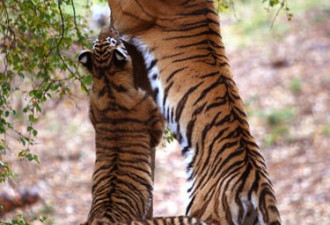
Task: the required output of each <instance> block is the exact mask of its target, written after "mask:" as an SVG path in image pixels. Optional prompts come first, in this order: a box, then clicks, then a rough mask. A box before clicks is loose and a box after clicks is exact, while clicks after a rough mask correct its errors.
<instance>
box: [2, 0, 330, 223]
mask: <svg viewBox="0 0 330 225" xmlns="http://www.w3.org/2000/svg"><path fill="white" fill-rule="evenodd" d="M289 7H290V11H291V12H292V13H293V14H294V17H293V19H292V21H290V22H288V21H287V20H286V17H285V15H282V14H280V15H279V16H278V17H277V18H276V19H275V20H274V18H275V15H274V14H270V13H269V12H268V10H267V9H265V8H264V7H263V5H262V3H261V1H260V3H256V2H255V1H248V0H245V1H238V2H237V3H236V2H235V7H231V8H230V9H229V10H228V11H226V12H224V13H222V14H221V30H222V36H223V38H224V44H225V46H226V49H227V53H228V57H229V59H230V62H231V65H232V70H233V74H234V79H235V81H236V83H237V85H238V87H239V89H240V93H241V97H242V99H243V101H244V103H245V105H246V107H247V111H248V115H249V122H250V127H251V130H252V134H253V135H254V136H255V137H256V139H257V141H258V144H259V145H260V148H261V150H262V152H263V155H264V157H265V159H266V163H267V166H268V170H269V173H270V176H271V179H272V182H273V185H274V189H275V192H276V195H277V200H278V205H279V209H280V213H281V216H282V219H283V224H287V225H298V224H304V225H315V224H318V225H328V224H329V223H330V207H329V204H330V167H329V164H330V113H329V112H330V22H329V18H330V2H329V1H326V0H322V1H315V0H292V1H289ZM88 17H89V23H90V27H91V28H92V29H93V30H94V34H97V33H98V30H99V29H100V27H101V26H104V25H105V24H106V23H107V21H108V20H109V11H108V7H107V5H106V4H101V3H99V2H98V1H95V4H94V6H93V7H92V13H91V14H90V15H88ZM272 24H273V26H272ZM96 27H98V28H96ZM92 36H93V35H92ZM95 36H96V35H94V37H95ZM94 37H91V40H93V39H94ZM77 54H78V51H77ZM72 92H73V93H74V95H72V96H70V97H63V98H61V99H54V101H52V102H47V103H46V104H45V105H44V107H43V109H44V110H43V112H44V114H43V115H42V116H41V117H40V118H42V119H40V120H39V122H38V123H37V124H36V126H35V128H36V129H37V130H38V131H39V134H38V137H37V139H36V142H37V143H36V144H35V145H34V146H33V151H34V152H35V153H36V154H37V155H38V156H39V161H40V163H39V164H37V163H31V162H26V161H21V160H19V159H18V158H17V157H16V155H15V154H14V153H11V152H8V153H7V160H8V163H10V166H11V167H12V169H13V170H14V171H15V172H16V176H15V178H13V179H10V180H9V181H8V182H6V183H1V184H0V204H1V201H2V203H6V202H7V203H8V202H10V201H12V202H13V203H11V204H13V205H15V201H18V200H22V199H23V200H24V201H23V202H24V204H22V206H23V207H19V208H18V209H16V210H15V211H13V212H10V213H7V214H4V215H0V216H2V218H0V221H6V220H9V219H10V218H13V217H14V216H15V215H16V214H17V212H22V213H23V215H24V216H25V217H27V218H34V217H36V216H39V215H45V216H46V217H47V220H46V221H45V222H44V223H43V224H67V225H74V224H79V223H81V222H84V221H85V219H86V218H87V214H88V211H89V207H90V203H91V194H90V192H91V191H90V190H91V176H92V172H93V166H94V159H95V156H94V131H93V129H92V126H91V124H90V122H89V120H88V100H87V96H86V94H84V93H82V92H81V90H80V89H79V87H76V86H74V85H73V86H72ZM17 104H20V102H19V101H18V102H17ZM18 126H19V123H18ZM22 126H24V124H23V123H22ZM156 155H157V161H156V175H155V187H154V215H155V216H173V215H182V214H184V209H185V204H186V202H185V201H186V198H187V196H186V186H185V166H184V164H183V161H184V160H183V158H182V156H181V154H180V149H179V146H178V144H177V143H176V142H175V141H174V142H172V143H170V144H169V143H166V142H165V141H164V142H163V143H162V144H161V146H160V147H159V148H158V149H157V153H156ZM35 224H39V222H35ZM40 224H41V223H40Z"/></svg>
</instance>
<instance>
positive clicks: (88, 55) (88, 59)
mask: <svg viewBox="0 0 330 225" xmlns="http://www.w3.org/2000/svg"><path fill="white" fill-rule="evenodd" d="M78 60H79V62H80V63H81V64H82V65H83V66H84V67H86V68H87V69H88V70H89V71H90V72H92V68H93V61H92V52H91V51H90V50H84V51H82V52H81V53H80V54H79V56H78Z"/></svg>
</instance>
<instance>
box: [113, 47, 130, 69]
mask: <svg viewBox="0 0 330 225" xmlns="http://www.w3.org/2000/svg"><path fill="white" fill-rule="evenodd" d="M113 55H114V57H113V62H114V64H115V65H116V66H117V67H119V68H123V67H124V66H125V65H126V62H127V59H128V53H127V51H126V49H125V48H117V49H115V50H114V51H113Z"/></svg>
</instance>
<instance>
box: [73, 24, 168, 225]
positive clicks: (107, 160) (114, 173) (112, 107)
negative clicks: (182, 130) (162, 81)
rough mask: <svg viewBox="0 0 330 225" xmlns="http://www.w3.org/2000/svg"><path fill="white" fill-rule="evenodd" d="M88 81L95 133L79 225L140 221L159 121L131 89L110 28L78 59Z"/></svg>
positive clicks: (123, 54) (129, 72)
mask: <svg viewBox="0 0 330 225" xmlns="http://www.w3.org/2000/svg"><path fill="white" fill-rule="evenodd" d="M79 61H80V63H81V64H82V65H83V66H84V67H86V68H87V70H88V71H89V72H90V73H91V74H92V77H93V87H92V89H91V93H90V112H89V117H90V120H91V122H92V124H93V127H94V129H95V133H96V135H95V142H96V162H95V168H94V174H93V187H92V206H91V209H90V212H89V216H88V221H87V222H86V223H85V224H89V225H96V224H110V223H117V222H124V221H133V220H134V221H135V220H143V219H145V216H146V213H147V211H148V209H149V205H150V202H151V199H152V190H153V182H152V177H151V151H152V150H151V149H152V148H154V147H155V146H156V145H157V144H158V143H159V142H160V140H161V137H162V131H163V128H164V120H163V117H162V115H161V113H160V111H159V109H158V107H157V105H156V103H155V102H154V100H153V99H152V97H150V96H148V95H147V94H146V93H145V92H144V91H142V90H139V89H137V88H135V86H134V78H133V68H132V61H131V58H130V56H129V55H128V54H127V51H126V49H125V47H124V45H123V43H122V41H121V40H120V38H119V35H118V34H117V33H116V32H115V31H114V30H112V29H110V28H107V29H105V30H103V31H102V32H101V33H100V35H99V37H98V39H97V40H96V42H95V43H94V46H93V49H92V50H86V51H83V52H82V53H81V54H80V55H79Z"/></svg>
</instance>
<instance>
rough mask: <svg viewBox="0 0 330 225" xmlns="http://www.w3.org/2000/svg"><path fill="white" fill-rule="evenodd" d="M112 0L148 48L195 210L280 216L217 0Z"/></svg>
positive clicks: (116, 14) (122, 21)
mask: <svg viewBox="0 0 330 225" xmlns="http://www.w3.org/2000/svg"><path fill="white" fill-rule="evenodd" d="M109 5H110V7H111V9H112V14H111V15H112V24H113V26H115V27H116V28H117V29H118V30H119V31H120V32H121V33H124V34H125V36H126V38H127V40H128V41H131V42H132V43H134V44H135V45H136V46H137V47H138V48H139V50H140V51H141V52H142V53H143V54H144V59H145V62H146V66H147V68H148V71H149V73H148V78H149V80H150V81H151V87H152V90H153V93H154V94H155V97H156V100H157V102H158V104H159V106H160V108H161V109H162V112H163V114H164V115H165V117H166V119H167V122H168V123H169V125H170V126H171V129H172V131H174V132H175V133H176V136H177V138H178V140H179V142H180V144H181V146H182V152H183V154H184V155H185V156H186V158H187V162H188V163H187V165H188V180H189V181H190V188H189V190H188V192H189V194H190V203H189V205H188V208H187V212H188V214H189V215H192V216H196V217H199V218H201V219H204V220H206V221H208V222H213V223H215V224H221V225H227V224H230V225H232V224H235V225H237V224H244V225H246V223H252V224H257V223H258V224H272V225H275V224H277V225H278V224H280V223H281V222H280V221H281V220H280V216H279V213H278V210H277V206H276V199H275V196H274V192H273V189H272V184H271V182H270V180H269V176H268V173H267V169H266V166H265V162H264V159H263V157H262V155H261V153H260V150H259V148H258V145H257V144H256V141H255V139H254V138H253V137H252V135H251V133H250V129H249V125H248V122H247V118H246V113H245V108H244V105H243V103H242V101H241V98H240V95H239V92H238V89H237V86H236V84H235V82H234V81H233V79H232V73H231V69H230V66H229V63H228V59H227V57H226V54H225V51H224V46H223V43H222V40H221V35H220V29H219V18H218V15H217V13H216V12H215V10H214V5H213V1H209V0H184V1H180V0H178V1H174V0H153V1H149V0H134V1H129V0H127V1H121V0H109ZM156 6H157V7H156ZM256 215H257V219H256V220H254V217H255V216H256Z"/></svg>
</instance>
